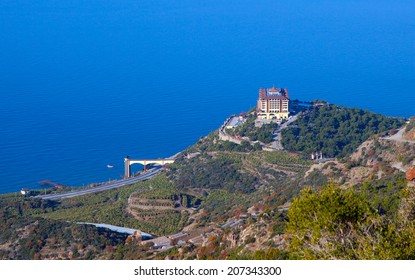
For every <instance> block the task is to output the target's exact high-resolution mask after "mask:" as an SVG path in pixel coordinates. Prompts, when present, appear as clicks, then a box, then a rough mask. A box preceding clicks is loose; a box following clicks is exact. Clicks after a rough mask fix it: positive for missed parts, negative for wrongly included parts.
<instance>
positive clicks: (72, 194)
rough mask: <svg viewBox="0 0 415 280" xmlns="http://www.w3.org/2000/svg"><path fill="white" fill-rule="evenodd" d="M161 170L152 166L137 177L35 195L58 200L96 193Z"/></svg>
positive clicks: (145, 177)
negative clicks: (64, 191) (65, 191)
mask: <svg viewBox="0 0 415 280" xmlns="http://www.w3.org/2000/svg"><path fill="white" fill-rule="evenodd" d="M161 170H162V168H161V166H156V167H153V168H152V169H149V170H148V171H147V172H146V173H143V174H141V175H139V176H137V177H133V178H128V179H124V180H120V181H116V182H114V183H109V184H104V185H99V186H96V187H93V188H90V189H82V190H74V191H71V192H67V193H60V194H47V195H38V196H36V197H37V198H41V199H50V200H58V199H64V198H70V197H75V196H79V195H84V194H90V193H96V192H102V191H106V190H111V189H116V188H119V187H123V186H127V185H131V184H134V183H136V182H141V181H145V180H148V179H150V178H152V177H154V176H155V175H156V174H157V173H159V172H160V171H161Z"/></svg>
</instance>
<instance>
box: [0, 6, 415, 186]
mask: <svg viewBox="0 0 415 280" xmlns="http://www.w3.org/2000/svg"><path fill="white" fill-rule="evenodd" d="M28 2H29V1H19V0H13V1H9V0H4V1H1V2H0V105H1V107H0V108H1V109H0V178H1V180H0V193H1V192H9V191H16V190H19V189H20V188H22V187H29V188H36V187H37V182H39V181H40V180H51V181H54V182H59V183H62V184H66V185H72V186H79V185H84V184H88V183H91V182H102V181H107V180H109V179H119V178H120V175H121V174H122V173H123V157H124V156H126V155H130V156H132V157H137V158H143V157H146V158H148V157H166V156H170V155H173V154H175V153H176V152H178V151H180V150H182V149H184V148H186V147H188V146H189V145H191V144H192V143H194V142H195V141H196V140H197V139H198V138H199V137H200V136H203V135H206V134H207V133H209V132H210V131H212V130H214V129H216V128H217V127H218V126H219V125H220V124H221V123H222V122H223V120H224V119H225V118H226V117H227V116H228V115H229V114H232V113H239V112H241V111H245V110H248V109H249V108H251V107H253V106H254V105H255V101H256V98H257V92H258V88H259V87H270V86H272V85H275V86H280V87H286V88H288V90H289V92H290V95H291V97H292V98H298V99H300V100H313V99H325V100H328V101H329V102H332V103H338V104H343V105H346V106H352V107H361V108H364V109H368V110H372V111H375V112H378V113H382V114H386V115H391V116H401V117H408V116H411V115H415V106H414V104H415V94H414V92H415V75H414V74H415V17H414V16H413V15H414V14H415V2H413V1H340V0H339V1H305V0H304V1H270V0H269V1H261V0H260V1H245V0H242V1H240V0H238V1H236V0H235V1H219V0H208V1H194V0H187V1H167V0H165V1H161V0H155V1H132V0H131V1H128V0H117V1H81V0H73V1H52V0H45V1H30V2H31V3H28ZM176 2H180V3H176ZM224 2H226V3H224ZM287 2H288V3H287ZM310 2H312V3H310ZM345 2H347V3H345ZM107 164H111V165H114V166H115V168H114V169H107V168H106V165H107Z"/></svg>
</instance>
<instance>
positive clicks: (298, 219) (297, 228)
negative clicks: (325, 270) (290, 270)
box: [286, 185, 415, 259]
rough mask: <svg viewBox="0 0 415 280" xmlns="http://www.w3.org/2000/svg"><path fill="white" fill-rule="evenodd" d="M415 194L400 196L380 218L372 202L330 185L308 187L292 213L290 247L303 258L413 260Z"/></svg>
mask: <svg viewBox="0 0 415 280" xmlns="http://www.w3.org/2000/svg"><path fill="white" fill-rule="evenodd" d="M414 201H415V190H414V189H413V188H405V189H403V190H402V191H401V192H400V200H399V208H398V209H397V210H395V211H394V212H392V210H393V207H392V208H391V212H390V213H389V215H382V213H379V212H378V211H376V209H375V208H374V207H373V203H372V202H371V201H370V198H369V197H368V196H366V195H364V194H362V193H361V192H358V191H356V190H354V189H347V190H344V189H341V188H339V187H337V186H334V185H329V186H327V187H326V188H324V189H323V190H321V191H313V190H311V189H309V188H308V189H304V190H303V191H302V192H301V195H300V196H299V197H298V198H296V199H294V201H293V203H292V205H291V208H290V210H289V212H288V218H289V222H288V223H287V231H286V232H287V234H288V235H289V236H290V244H289V247H288V250H289V253H290V256H291V257H292V258H301V259H413V258H414V257H415V241H414V240H415V238H414V237H415V224H414V218H415V215H414V213H415V211H414V210H415V207H414V205H415V203H414Z"/></svg>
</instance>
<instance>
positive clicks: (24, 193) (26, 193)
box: [20, 188, 30, 195]
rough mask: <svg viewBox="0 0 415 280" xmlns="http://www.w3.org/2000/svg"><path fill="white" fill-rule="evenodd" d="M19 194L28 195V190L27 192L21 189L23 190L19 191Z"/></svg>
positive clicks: (25, 189)
mask: <svg viewBox="0 0 415 280" xmlns="http://www.w3.org/2000/svg"><path fill="white" fill-rule="evenodd" d="M20 193H21V194H22V195H28V194H30V190H29V189H27V188H23V189H22V190H21V191H20Z"/></svg>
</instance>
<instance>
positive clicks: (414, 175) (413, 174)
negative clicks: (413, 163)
mask: <svg viewBox="0 0 415 280" xmlns="http://www.w3.org/2000/svg"><path fill="white" fill-rule="evenodd" d="M406 179H407V180H408V181H414V180H415V168H412V169H410V170H408V172H406Z"/></svg>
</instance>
